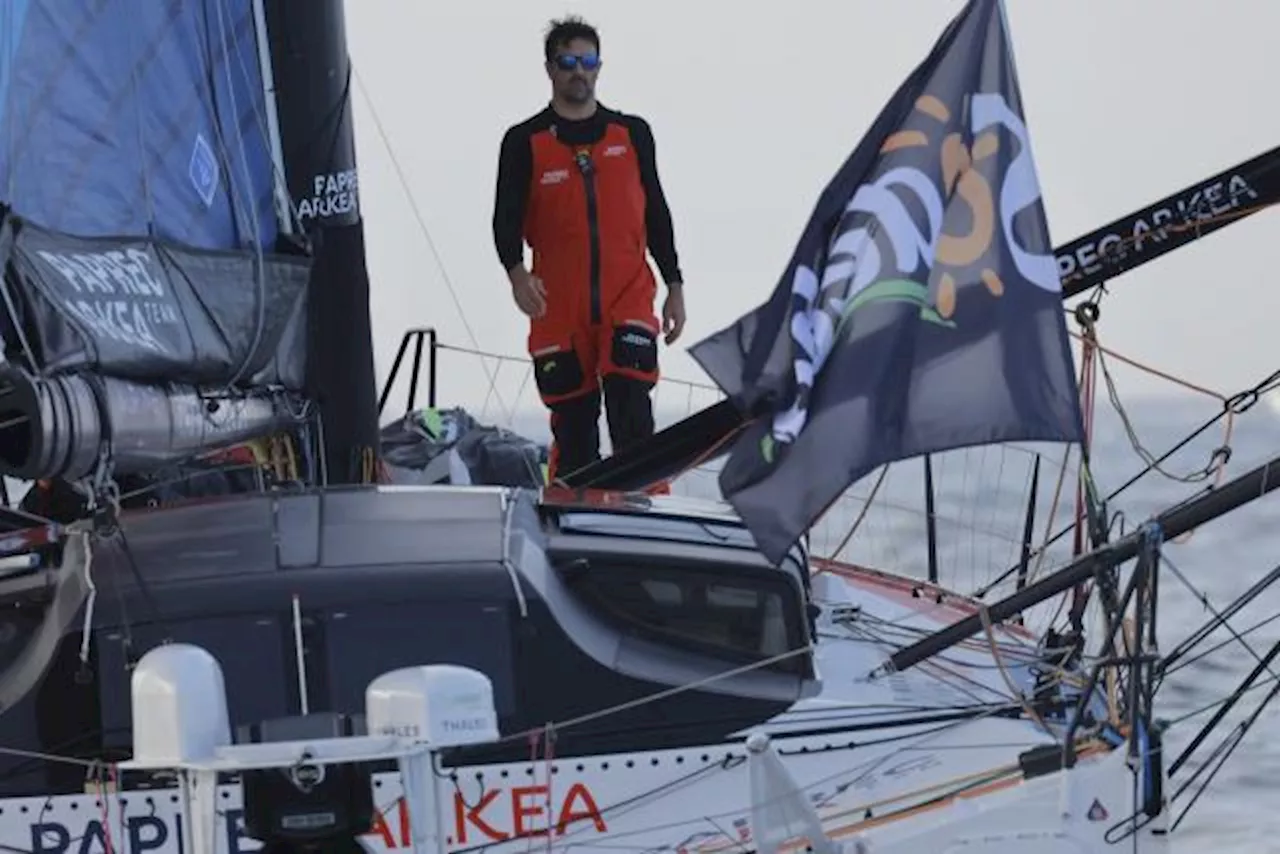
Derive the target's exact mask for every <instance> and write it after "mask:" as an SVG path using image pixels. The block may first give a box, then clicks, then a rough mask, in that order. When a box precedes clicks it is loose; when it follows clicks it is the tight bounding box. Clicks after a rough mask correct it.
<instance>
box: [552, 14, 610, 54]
mask: <svg viewBox="0 0 1280 854" xmlns="http://www.w3.org/2000/svg"><path fill="white" fill-rule="evenodd" d="M574 39H584V40H586V41H589V42H591V43H592V44H593V45H595V46H596V53H599V52H600V34H599V33H598V32H596V28H595V27H593V26H591V25H590V24H588V23H587V22H586V21H584V20H582V18H580V17H578V16H577V15H569V16H567V17H565V18H563V19H561V20H559V21H552V22H551V23H550V24H549V25H548V26H547V40H546V41H545V42H544V43H543V46H542V52H543V54H544V55H545V56H546V59H547V62H552V61H554V60H555V58H556V51H557V50H558V49H559V48H561V47H564V46H565V45H567V44H568V43H569V42H571V41H573V40H574Z"/></svg>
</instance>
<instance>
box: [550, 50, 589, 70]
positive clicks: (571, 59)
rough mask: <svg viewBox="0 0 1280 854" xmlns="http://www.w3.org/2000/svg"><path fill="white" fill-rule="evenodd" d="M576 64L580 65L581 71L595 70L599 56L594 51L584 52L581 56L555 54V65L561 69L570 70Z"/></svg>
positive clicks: (575, 66) (576, 65)
mask: <svg viewBox="0 0 1280 854" xmlns="http://www.w3.org/2000/svg"><path fill="white" fill-rule="evenodd" d="M578 66H582V70H583V71H595V70H596V69H597V68H599V67H600V57H599V55H597V54H594V53H584V54H582V55H581V56H579V55H578V54H575V53H562V54H559V55H558V56H556V67H557V68H559V69H560V70H561V71H572V70H573V69H575V68H577V67H578Z"/></svg>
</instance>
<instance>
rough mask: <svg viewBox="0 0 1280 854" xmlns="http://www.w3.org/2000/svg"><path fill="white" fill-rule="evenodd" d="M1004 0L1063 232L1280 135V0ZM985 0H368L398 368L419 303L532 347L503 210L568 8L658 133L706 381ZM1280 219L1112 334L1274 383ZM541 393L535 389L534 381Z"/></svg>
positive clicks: (1219, 254) (433, 315)
mask: <svg viewBox="0 0 1280 854" xmlns="http://www.w3.org/2000/svg"><path fill="white" fill-rule="evenodd" d="M1006 2H1007V9H1008V16H1009V21H1010V26H1011V28H1012V31H1013V42H1014V49H1015V58H1016V61H1017V64H1018V72H1019V75H1020V78H1021V84H1022V94H1023V100H1024V105H1025V109H1026V114H1027V120H1028V124H1029V127H1030V132H1031V135H1032V144H1033V146H1034V153H1035V158H1036V162H1037V165H1038V168H1039V173H1040V182H1041V186H1042V188H1043V191H1044V197H1045V203H1046V206H1047V210H1048V216H1049V226H1050V232H1051V235H1052V237H1053V240H1054V243H1055V244H1061V243H1063V242H1065V241H1067V240H1069V239H1071V238H1074V237H1076V236H1077V235H1079V234H1080V233H1082V232H1085V231H1088V230H1090V229H1092V228H1094V227H1096V226H1099V225H1102V224H1103V223H1105V222H1106V221H1109V220H1110V219H1113V218H1115V217H1117V216H1120V215H1123V214H1126V213H1128V212H1130V211H1131V210H1133V209H1135V208H1138V207H1140V206H1142V205H1145V204H1147V203H1148V202H1151V201H1154V200H1156V199H1158V198H1159V197H1161V196H1164V195H1166V194H1168V193H1171V192H1173V191H1175V190H1177V189H1180V188H1181V187H1183V186H1184V185H1187V184H1190V183H1193V182H1195V181H1197V180H1199V179H1201V178H1203V177H1207V176H1209V175H1211V174H1213V173H1215V172H1218V171H1220V170H1222V169H1225V168H1227V167H1229V166H1232V165H1234V164H1235V163H1238V162H1239V161H1242V160H1245V159H1247V158H1249V157H1252V156H1254V155H1255V154H1258V153H1260V152H1261V151H1264V150H1266V149H1267V148H1270V147H1272V146H1275V145H1278V144H1280V110H1277V109H1275V107H1274V104H1273V101H1274V97H1273V95H1274V81H1275V80H1277V79H1280V73H1278V72H1280V54H1278V53H1276V52H1275V51H1274V43H1275V33H1276V32H1277V26H1278V25H1280V4H1277V3H1276V2H1275V0H1215V2H1212V3H1209V2H1203V0H1070V2H1067V0H1056V2H1048V0H1006ZM962 5H963V4H962V2H960V0H894V2H884V0H875V1H874V2H873V0H848V1H847V2H835V0H791V2H788V3H785V4H779V3H771V4H765V3H759V4H752V3H733V4H729V3H710V2H701V3H694V2H689V0H685V2H671V0H647V2H644V3H637V2H635V0H590V2H546V1H545V0H473V2H467V3H463V2H456V3H425V2H408V0H359V2H348V3H347V4H346V9H347V25H348V39H349V44H350V50H351V55H352V58H353V61H354V63H355V66H356V70H357V74H358V76H359V83H360V84H362V85H361V86H357V88H356V93H355V115H356V121H357V125H358V127H357V145H358V157H359V165H360V174H361V182H362V192H361V195H362V199H363V205H364V213H365V217H366V230H367V235H368V247H369V266H370V272H371V275H372V278H373V289H374V301H373V311H374V329H375V336H376V338H377V349H378V362H379V366H378V367H379V373H380V375H383V376H385V373H386V371H387V369H388V367H389V364H390V358H391V355H392V353H393V351H394V347H395V345H396V342H397V340H398V338H399V334H400V331H401V330H402V329H403V328H404V326H405V325H406V324H408V323H421V324H433V325H435V326H436V327H438V328H439V330H440V332H441V335H442V338H443V340H445V341H446V342H449V343H452V344H456V345H459V346H476V345H478V346H479V347H481V348H483V349H485V350H488V351H494V352H500V353H509V354H523V352H524V339H525V330H526V320H525V318H524V317H523V315H520V314H519V313H518V311H517V309H516V308H515V306H514V305H513V304H512V303H511V301H510V298H509V290H508V287H507V284H506V280H505V277H504V276H503V274H502V271H501V268H500V266H499V264H498V262H497V260H496V257H495V254H494V250H493V248H492V241H491V237H490V226H489V218H490V214H491V211H492V204H493V181H494V173H495V167H496V158H497V150H498V142H499V139H500V138H501V135H502V132H503V130H504V129H505V128H506V127H507V126H508V125H509V124H511V123H513V122H515V121H518V120H520V119H522V118H524V117H526V116H528V115H530V114H531V113H533V112H535V111H537V110H538V109H540V108H541V107H542V106H543V105H544V104H545V102H546V100H547V98H548V95H549V90H548V83H547V80H546V77H545V75H544V73H543V71H542V66H541V39H542V33H543V27H544V26H545V23H546V21H547V20H548V19H549V18H551V17H553V16H557V15H560V14H562V13H564V12H566V11H573V12H578V13H581V14H583V15H585V16H586V17H587V18H588V20H590V21H591V22H593V23H595V24H596V25H597V26H598V27H599V28H600V30H601V36H602V53H603V56H604V57H605V66H604V69H603V71H602V72H601V77H600V82H599V88H598V94H599V96H600V98H601V100H602V101H604V102H605V103H607V104H610V105H613V106H616V107H617V108H619V109H623V110H626V111H630V112H637V113H640V114H641V115H643V116H645V117H646V118H647V119H648V120H649V121H650V123H651V124H652V126H653V128H654V132H655V135H656V139H657V144H658V158H659V169H660V172H661V176H662V180H663V182H664V184H665V187H666V190H667V194H668V197H669V200H670V202H671V205H672V208H673V214H674V218H675V227H676V238H677V243H678V247H679V250H680V254H681V259H682V266H683V268H684V272H685V280H686V282H687V286H686V290H687V303H688V311H689V325H688V328H687V330H686V332H685V336H684V338H683V339H682V340H681V341H679V342H677V344H676V345H675V346H674V347H673V348H669V349H667V350H666V351H665V354H664V366H665V368H666V370H667V371H668V372H669V373H670V374H671V375H673V376H678V377H683V378H686V379H692V380H698V381H706V377H705V375H703V374H702V373H701V371H700V369H699V368H698V367H697V365H696V363H694V362H693V361H692V359H690V358H689V357H688V356H687V354H686V353H685V347H687V346H688V345H689V344H692V343H693V342H695V341H697V340H699V339H700V338H701V337H703V336H705V335H707V334H709V333H711V332H713V331H714V330H716V329H717V328H719V327H721V326H722V325H724V324H726V323H728V322H730V321H732V320H733V319H734V318H736V317H737V316H739V315H740V314H742V313H743V312H745V311H747V310H749V309H750V308H751V307H753V306H754V305H756V304H757V303H758V302H760V301H761V300H762V299H764V298H765V296H766V295H767V294H768V293H769V292H770V290H771V289H772V288H773V287H774V285H775V283H776V281H777V278H778V276H779V274H780V273H781V271H782V269H783V267H784V266H785V264H786V262H787V260H788V258H789V256H790V253H791V251H792V248H793V246H794V243H795V240H796V239H797V238H798V236H799V234H800V231H801V229H802V228H803V226H804V223H805V221H806V220H807V218H808V216H809V214H810V212H811V210H812V206H813V204H814V202H815V200H816V199H817V196H818V194H819V193H820V192H821V190H822V188H823V186H824V185H825V183H826V182H827V180H828V179H829V178H830V177H831V175H832V173H833V171H834V170H835V169H836V168H837V167H838V165H839V164H840V163H841V162H842V161H843V159H844V158H845V157H846V156H847V154H848V153H849V151H850V150H851V149H852V147H853V146H854V145H856V143H857V142H858V140H859V138H860V137H861V136H862V134H863V133H864V131H865V130H866V129H867V128H868V127H869V125H870V124H871V122H872V120H873V119H874V117H875V115H876V113H877V112H878V111H879V110H880V108H881V107H882V106H883V104H884V102H885V100H886V99H887V98H888V96H889V95H890V93H891V92H892V91H893V90H894V89H895V88H896V87H897V86H898V85H899V83H900V82H901V80H902V79H903V77H904V75H906V74H907V73H908V72H909V71H910V70H911V68H912V67H914V65H915V64H916V63H918V62H919V61H920V60H921V59H922V58H923V57H924V55H925V54H926V53H927V51H928V50H929V48H930V46H931V45H932V43H933V41H934V40H935V39H936V38H937V36H938V35H939V34H940V33H941V31H942V28H943V27H944V26H945V24H946V22H947V20H948V19H949V18H950V17H951V16H952V15H954V14H955V13H956V12H957V11H958V10H959V9H960V8H961V6H962ZM1273 57H1274V58H1273ZM371 105H372V111H371ZM375 113H376V117H377V118H378V119H379V120H380V121H381V123H382V127H383V130H384V131H385V134H386V139H385V140H384V138H383V136H382V135H381V134H380V133H379V131H378V130H377V128H376V126H375V124H374V114H375ZM388 142H389V146H390V148H388ZM393 155H394V159H395V160H396V161H398V163H399V166H400V169H402V170H403V172H404V176H405V180H406V183H407V186H403V185H402V184H401V182H400V178H399V176H398V175H397V174H396V169H395V166H394V165H393ZM410 197H412V201H413V203H416V205H417V206H418V209H419V211H420V214H421V216H422V219H423V221H424V222H425V226H426V229H427V230H428V231H429V234H430V237H431V239H432V240H433V241H434V243H435V246H436V248H437V250H438V251H439V254H440V259H441V262H442V264H443V270H442V267H441V264H438V263H437V261H436V260H435V258H434V257H433V254H432V252H431V249H430V247H429V244H428V242H427V238H426V236H425V235H424V232H423V229H422V228H421V227H420V225H419V223H418V221H417V219H416V218H415V215H414V213H413V209H412V207H411V202H410ZM1278 233H1280V214H1277V213H1276V212H1264V213H1262V214H1259V215H1257V216H1255V217H1253V218H1251V219H1249V220H1246V221H1243V222H1240V223H1237V224H1234V225H1232V226H1230V227H1229V228H1227V229H1225V230H1223V231H1221V232H1219V233H1218V234H1215V235H1213V236H1211V237H1208V238H1206V239H1204V240H1202V241H1200V242H1199V243H1197V244H1193V245H1191V246H1188V247H1185V248H1183V249H1181V250H1178V251H1177V252H1175V253H1173V254H1171V255H1169V256H1166V257H1165V258H1163V259H1161V260H1159V261H1155V262H1152V263H1150V264H1149V265H1147V266H1146V267H1144V268H1142V269H1141V270H1138V271H1135V272H1133V273H1130V274H1128V275H1126V276H1124V277H1123V278H1121V279H1118V280H1117V281H1116V282H1115V283H1114V284H1113V286H1112V296H1111V297H1110V298H1109V300H1108V302H1107V303H1106V304H1105V306H1104V316H1103V320H1102V324H1101V326H1100V334H1101V336H1102V339H1103V342H1104V343H1108V344H1110V345H1111V346H1113V347H1115V348H1117V349H1118V350H1120V351H1121V352H1123V353H1125V354H1127V355H1130V356H1133V357H1135V358H1139V359H1142V360H1144V361H1149V362H1152V363H1156V364H1158V365H1159V366H1160V367H1162V368H1163V369H1165V370H1167V371H1170V372H1172V373H1175V374H1179V375H1182V376H1185V377H1187V378H1189V379H1191V380H1193V381H1195V382H1197V383H1199V384H1202V385H1206V386H1210V387H1213V388H1216V389H1220V390H1222V391H1224V392H1230V391H1234V390H1236V389H1237V388H1239V387H1242V386H1246V385H1251V384H1252V383H1253V382H1254V381H1255V380H1256V379H1257V378H1258V377H1259V376H1261V375H1262V374H1263V373H1265V372H1266V371H1268V370H1270V369H1274V368H1275V367H1277V364H1276V363H1277V362H1280V359H1277V355H1280V348H1277V346H1276V340H1277V335H1278V334H1280V332H1278V330H1277V314H1278V311H1277V310H1278V309H1280V291H1278V290H1277V288H1278V287H1280V280H1278V278H1277V274H1276V272H1275V271H1274V265H1275V262H1276V259H1277V254H1278V253H1277V248H1278V247H1280V239H1278V238H1277V234H1278ZM448 283H451V284H452V286H453V288H454V290H455V292H456V294H457V297H458V299H459V300H460V303H461V311H462V314H460V313H459V308H458V307H457V306H456V305H455V303H454V301H453V298H452V297H451V296H450V290H449V284H448ZM463 314H465V321H466V323H465V324H464V318H463V316H462V315H463ZM468 324H469V326H470V330H471V332H470V333H469V332H468V330H467V325H468ZM472 334H474V340H472ZM522 378H523V377H522V370H518V369H517V368H516V367H514V366H508V367H506V368H504V370H503V373H502V374H501V375H500V376H499V385H500V388H501V390H502V395H503V397H504V398H505V400H506V402H507V404H508V405H510V404H511V401H512V398H514V397H515V392H516V389H517V387H518V386H519V384H520V381H521V379H522ZM1117 379H1118V380H1119V381H1120V382H1121V383H1122V391H1132V392H1134V393H1137V392H1153V391H1164V390H1166V389H1167V388H1168V386H1166V385H1164V384H1163V383H1160V382H1158V381H1157V382H1152V381H1147V380H1144V379H1143V378H1142V377H1140V376H1138V375H1135V374H1134V373H1133V372H1131V371H1124V372H1123V373H1119V372H1118V373H1117ZM441 382H442V385H441V393H442V397H443V401H442V402H459V403H463V404H464V405H468V406H477V405H478V404H479V403H480V402H481V400H482V399H483V394H484V389H485V388H486V387H487V385H488V380H487V378H486V377H485V374H484V373H483V371H482V369H481V368H480V367H479V366H478V365H477V364H475V360H471V359H466V358H464V357H460V356H458V355H450V356H447V357H446V361H445V362H443V363H442V365H441ZM522 402H523V405H524V406H526V407H527V406H535V405H536V400H535V398H534V397H533V396H532V387H531V384H530V386H529V387H527V388H526V389H525V392H524V396H523V401H522Z"/></svg>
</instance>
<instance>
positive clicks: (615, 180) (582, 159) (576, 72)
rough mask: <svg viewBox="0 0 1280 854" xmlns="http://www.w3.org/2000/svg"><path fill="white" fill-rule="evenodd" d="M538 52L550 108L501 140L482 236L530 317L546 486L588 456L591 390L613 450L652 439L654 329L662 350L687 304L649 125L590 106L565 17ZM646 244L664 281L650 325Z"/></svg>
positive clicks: (584, 37) (592, 37)
mask: <svg viewBox="0 0 1280 854" xmlns="http://www.w3.org/2000/svg"><path fill="white" fill-rule="evenodd" d="M543 47H544V57H545V66H546V72H547V76H548V77H549V78H550V79H551V102H550V104H548V105H547V107H546V108H544V109H543V110H541V111H539V112H538V113H537V114H536V115H534V116H532V117H530V118H529V119H526V120H525V121H523V122H521V123H519V124H516V125H514V126H512V127H510V128H508V129H507V132H506V134H505V135H504V136H503V138H502V147H501V152H500V155H499V159H498V179H497V192H496V198H495V201H494V211H493V239H494V243H495V245H496V247H497V250H498V257H499V258H500V259H501V261H502V267H503V269H504V270H506V272H507V278H508V280H509V281H510V283H511V293H512V297H513V298H514V299H515V302H516V305H517V306H519V308H520V310H521V311H523V312H524V313H525V314H527V315H528V316H529V318H530V325H529V341H528V346H529V354H530V356H532V357H533V366H534V377H535V380H536V382H537V385H538V393H539V396H540V397H541V398H542V401H543V403H544V404H545V405H546V406H547V408H548V409H549V410H550V413H551V415H550V419H551V433H552V437H553V442H552V448H551V458H550V464H549V466H548V476H547V480H548V482H554V480H555V478H556V476H557V473H559V474H560V475H565V474H569V473H571V472H573V471H575V470H577V469H579V468H581V467H583V466H585V465H588V464H590V463H591V462H593V461H594V460H596V459H598V458H599V456H600V436H599V429H598V427H597V424H598V422H599V418H600V402H601V396H602V393H603V399H604V407H605V413H606V417H607V422H608V425H609V437H610V439H611V440H612V443H613V450H614V452H615V453H617V452H618V451H620V450H622V449H624V448H626V447H628V446H630V445H632V444H634V443H635V442H637V441H639V440H641V439H644V438H646V437H648V436H650V435H652V434H653V430H654V423H653V403H652V400H651V399H650V391H651V390H652V388H653V386H654V384H655V383H656V382H657V380H658V342H657V339H658V334H659V332H660V331H661V332H662V333H663V334H664V339H665V341H666V343H667V344H671V343H673V342H674V341H675V340H676V339H677V338H678V337H679V336H680V332H681V331H682V330H683V328H684V323H685V309H684V292H683V283H682V280H681V276H680V266H679V262H678V259H677V255H676V248H675V237H674V234H673V229H672V225H671V213H670V211H669V210H668V208H667V202H666V199H665V197H664V195H663V192H662V185H661V184H660V183H659V181H658V169H657V163H656V158H655V155H654V141H653V133H652V131H651V130H650V128H649V124H648V123H647V122H646V121H645V120H644V119H642V118H640V117H639V116H635V115H628V114H624V113H619V112H616V111H614V110H611V109H609V108H607V107H605V106H604V105H602V104H600V103H598V102H597V101H596V97H595V84H596V78H597V76H598V75H599V73H600V65H601V60H600V36H599V34H598V33H597V32H596V30H595V28H594V27H592V26H591V25H589V24H587V23H586V22H584V21H583V20H582V19H580V18H576V17H570V18H567V19H565V20H563V21H552V22H551V27H550V29H549V30H548V32H547V36H546V41H545V43H544V46H543ZM526 241H527V242H528V243H529V246H530V247H531V249H532V250H533V269H532V270H529V269H527V268H526V267H525V264H524V243H525V242H526ZM646 249H647V250H648V251H649V252H650V253H652V255H653V259H654V261H655V262H656V264H657V267H658V271H659V272H660V273H661V275H662V278H663V281H664V282H665V283H666V285H667V297H666V300H665V302H664V303H663V306H662V323H661V327H659V323H658V318H657V317H656V316H655V315H654V301H655V299H656V297H657V281H656V279H655V277H654V274H653V271H652V269H651V268H650V267H649V262H648V259H647V258H646Z"/></svg>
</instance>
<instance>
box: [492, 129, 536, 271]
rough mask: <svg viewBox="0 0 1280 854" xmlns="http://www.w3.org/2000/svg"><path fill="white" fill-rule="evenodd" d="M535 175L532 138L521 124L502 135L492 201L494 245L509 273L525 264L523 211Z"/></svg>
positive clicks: (504, 267)
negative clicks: (530, 140) (531, 176)
mask: <svg viewBox="0 0 1280 854" xmlns="http://www.w3.org/2000/svg"><path fill="white" fill-rule="evenodd" d="M532 172H533V153H532V151H531V149H530V147H529V136H528V134H527V133H525V132H524V129H523V128H522V127H520V126H519V125H517V126H515V127H512V128H509V129H508V130H507V132H506V133H505V134H503V136H502V146H501V148H500V150H499V152H498V180H497V187H496V188H495V190H494V200H493V245H494V248H495V249H496V250H497V251H498V259H499V260H500V261H502V269H503V270H510V269H511V268H512V267H515V266H516V265H518V264H521V263H523V262H524V209H525V204H526V202H527V201H528V196H529V179H530V175H531V174H532Z"/></svg>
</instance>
